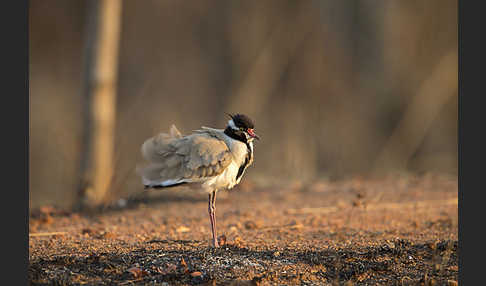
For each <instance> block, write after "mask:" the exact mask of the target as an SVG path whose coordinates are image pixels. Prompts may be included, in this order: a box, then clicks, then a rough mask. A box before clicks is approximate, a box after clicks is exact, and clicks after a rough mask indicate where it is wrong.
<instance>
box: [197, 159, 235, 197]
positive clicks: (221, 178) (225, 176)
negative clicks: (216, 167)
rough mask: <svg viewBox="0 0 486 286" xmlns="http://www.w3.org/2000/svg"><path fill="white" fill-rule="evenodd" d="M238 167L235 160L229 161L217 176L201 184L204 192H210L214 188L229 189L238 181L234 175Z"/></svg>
mask: <svg viewBox="0 0 486 286" xmlns="http://www.w3.org/2000/svg"><path fill="white" fill-rule="evenodd" d="M239 168H240V166H239V165H237V164H236V163H235V162H231V164H229V166H228V167H227V168H226V169H225V170H224V171H223V172H222V173H221V174H219V175H218V176H215V177H213V178H211V179H209V180H207V181H206V182H204V183H203V184H202V185H201V186H202V188H203V189H204V190H205V191H206V192H212V191H214V190H221V189H231V188H233V187H234V186H235V185H236V184H237V183H238V182H237V181H236V175H237V174H238V169H239Z"/></svg>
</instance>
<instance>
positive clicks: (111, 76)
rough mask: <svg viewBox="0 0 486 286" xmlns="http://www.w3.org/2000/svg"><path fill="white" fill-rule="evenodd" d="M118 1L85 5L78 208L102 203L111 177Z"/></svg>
mask: <svg viewBox="0 0 486 286" xmlns="http://www.w3.org/2000/svg"><path fill="white" fill-rule="evenodd" d="M121 5H122V3H121V0H95V1H91V2H90V3H89V8H88V9H89V11H88V23H87V25H88V26H87V30H86V32H87V38H86V47H85V48H86V61H85V71H86V72H85V79H84V80H85V85H84V88H85V90H84V100H85V103H84V105H85V106H84V118H85V119H84V121H85V122H84V146H83V149H84V150H83V151H82V152H83V153H82V154H83V155H82V159H81V161H82V162H81V170H80V171H81V183H80V186H79V196H78V198H79V199H78V201H77V202H76V205H77V207H81V208H82V207H93V206H96V205H99V204H100V203H102V202H103V199H104V197H105V195H106V193H107V191H108V189H109V187H110V183H111V179H112V177H113V171H114V166H113V154H114V132H115V115H116V75H117V68H118V45H119V34H120V20H121V19H120V18H121Z"/></svg>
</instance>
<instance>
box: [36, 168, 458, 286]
mask: <svg viewBox="0 0 486 286" xmlns="http://www.w3.org/2000/svg"><path fill="white" fill-rule="evenodd" d="M457 191H458V189H457V177H448V176H439V175H433V174H427V175H422V176H395V177H387V178H382V179H362V178H355V179H351V180H343V181H334V182H331V181H323V182H315V183H313V184H310V185H306V186H304V185H302V184H299V183H293V184H290V185H289V184H285V185H282V186H278V184H269V185H262V184H260V185H257V184H254V183H251V182H250V181H248V180H247V181H246V182H244V183H242V185H241V186H239V187H237V188H236V189H234V190H232V191H230V192H226V193H225V194H223V193H222V192H220V193H219V194H218V200H217V209H216V216H217V226H218V234H219V235H222V236H224V237H225V239H224V238H223V237H221V241H222V242H224V245H223V246H222V247H220V248H218V249H213V248H211V247H209V245H210V228H209V219H208V215H207V196H206V195H205V194H199V193H195V192H193V191H190V190H185V189H172V190H167V191H162V190H160V191H156V192H153V193H151V194H146V196H145V197H142V199H138V200H134V201H129V202H128V204H127V205H126V206H124V207H123V208H122V207H119V208H115V207H112V208H109V209H106V210H105V211H103V212H92V213H71V212H63V211H59V210H57V209H55V208H52V207H43V208H41V209H39V210H35V211H32V214H31V217H30V221H29V227H30V235H29V271H28V275H29V281H30V284H31V285H84V284H86V285H199V284H202V285H457V280H458V255H459V253H458V246H457V245H458V224H457V219H458V206H457Z"/></svg>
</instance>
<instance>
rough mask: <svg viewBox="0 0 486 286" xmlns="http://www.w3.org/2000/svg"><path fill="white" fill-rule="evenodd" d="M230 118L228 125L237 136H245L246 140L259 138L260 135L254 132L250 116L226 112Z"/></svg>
mask: <svg viewBox="0 0 486 286" xmlns="http://www.w3.org/2000/svg"><path fill="white" fill-rule="evenodd" d="M228 116H229V117H230V118H231V119H230V120H229V121H228V127H227V128H230V129H231V131H232V132H233V133H234V134H235V135H237V136H238V137H241V138H245V140H246V141H247V142H251V141H253V139H257V140H260V137H259V136H258V135H256V134H255V132H254V131H253V129H254V128H255V125H254V124H253V121H252V120H251V119H250V117H248V116H246V115H244V114H228Z"/></svg>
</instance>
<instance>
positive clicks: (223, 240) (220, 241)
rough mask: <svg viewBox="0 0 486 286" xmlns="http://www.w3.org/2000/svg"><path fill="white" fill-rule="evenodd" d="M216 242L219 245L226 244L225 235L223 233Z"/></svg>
mask: <svg viewBox="0 0 486 286" xmlns="http://www.w3.org/2000/svg"><path fill="white" fill-rule="evenodd" d="M218 244H219V246H223V245H225V244H226V235H224V234H223V235H220V236H219V237H218Z"/></svg>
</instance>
